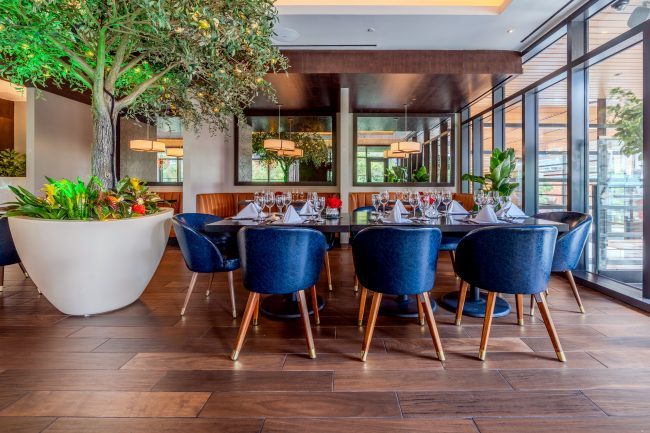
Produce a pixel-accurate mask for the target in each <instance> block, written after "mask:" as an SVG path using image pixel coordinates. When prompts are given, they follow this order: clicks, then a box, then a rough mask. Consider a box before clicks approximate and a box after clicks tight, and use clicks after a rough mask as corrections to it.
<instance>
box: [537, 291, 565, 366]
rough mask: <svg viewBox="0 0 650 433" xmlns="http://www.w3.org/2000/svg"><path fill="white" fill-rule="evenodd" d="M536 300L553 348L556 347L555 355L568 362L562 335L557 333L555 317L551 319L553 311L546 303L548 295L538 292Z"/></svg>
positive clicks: (561, 360)
mask: <svg viewBox="0 0 650 433" xmlns="http://www.w3.org/2000/svg"><path fill="white" fill-rule="evenodd" d="M534 296H535V300H536V301H537V306H538V307H539V314H540V315H541V316H542V319H543V320H544V325H545V326H546V331H548V336H549V337H551V342H552V343H553V348H554V349H555V355H557V359H558V360H559V361H560V362H566V357H565V356H564V351H563V350H562V345H561V344H560V337H558V335H557V331H556V330H555V325H554V324H553V319H551V312H550V311H549V309H548V304H547V303H546V296H545V295H544V293H537V294H536V295H534Z"/></svg>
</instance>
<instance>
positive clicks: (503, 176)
mask: <svg viewBox="0 0 650 433" xmlns="http://www.w3.org/2000/svg"><path fill="white" fill-rule="evenodd" d="M515 166H516V163H515V150H514V149H506V150H504V151H502V150H500V149H494V150H493V151H492V156H491V157H490V172H489V173H487V174H486V175H485V176H475V175H472V174H469V173H465V174H464V175H463V177H462V179H463V180H467V181H470V182H475V183H478V184H480V185H482V186H483V187H482V189H485V190H486V191H498V192H499V194H500V195H504V196H509V195H512V191H514V190H515V188H517V187H518V186H519V183H517V182H511V181H510V176H511V175H512V172H513V171H514V170H515Z"/></svg>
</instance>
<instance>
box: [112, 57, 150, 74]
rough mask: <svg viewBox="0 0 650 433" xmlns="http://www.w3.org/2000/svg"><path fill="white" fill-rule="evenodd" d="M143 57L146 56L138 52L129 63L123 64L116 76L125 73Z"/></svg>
mask: <svg viewBox="0 0 650 433" xmlns="http://www.w3.org/2000/svg"><path fill="white" fill-rule="evenodd" d="M145 57H147V56H146V55H145V54H140V55H139V56H137V57H135V58H133V59H132V60H131V61H130V62H129V63H127V64H126V65H124V67H123V68H121V69H120V72H119V74H118V78H119V77H121V76H122V75H124V74H125V73H127V72H128V71H130V70H131V68H133V67H134V66H135V65H137V64H138V63H140V62H141V61H142V60H143V59H144V58H145Z"/></svg>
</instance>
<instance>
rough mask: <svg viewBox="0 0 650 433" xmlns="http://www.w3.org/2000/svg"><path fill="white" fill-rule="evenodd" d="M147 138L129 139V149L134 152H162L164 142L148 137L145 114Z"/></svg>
mask: <svg viewBox="0 0 650 433" xmlns="http://www.w3.org/2000/svg"><path fill="white" fill-rule="evenodd" d="M146 123H147V139H146V140H131V141H129V149H131V150H133V151H135V152H164V151H165V143H163V142H161V141H157V140H150V139H149V120H148V116H147V122H146Z"/></svg>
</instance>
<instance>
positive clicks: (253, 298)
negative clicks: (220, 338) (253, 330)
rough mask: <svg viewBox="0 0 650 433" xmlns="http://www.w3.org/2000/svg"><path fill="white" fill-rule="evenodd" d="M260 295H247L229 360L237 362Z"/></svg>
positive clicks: (251, 293)
mask: <svg viewBox="0 0 650 433" xmlns="http://www.w3.org/2000/svg"><path fill="white" fill-rule="evenodd" d="M259 300H260V294H259V293H253V292H250V293H249V294H248V301H246V309H245V310H244V317H242V320H241V325H239V332H237V339H236V340H235V348H234V349H233V350H232V353H231V354H230V359H232V360H233V361H237V358H239V352H240V351H241V348H242V346H243V345H244V339H245V338H246V332H247V331H248V327H249V326H250V324H251V319H252V317H253V313H254V311H255V306H256V305H258V304H259Z"/></svg>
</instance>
